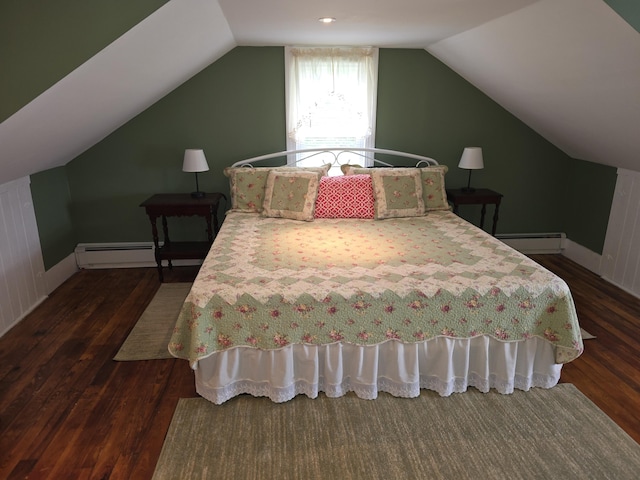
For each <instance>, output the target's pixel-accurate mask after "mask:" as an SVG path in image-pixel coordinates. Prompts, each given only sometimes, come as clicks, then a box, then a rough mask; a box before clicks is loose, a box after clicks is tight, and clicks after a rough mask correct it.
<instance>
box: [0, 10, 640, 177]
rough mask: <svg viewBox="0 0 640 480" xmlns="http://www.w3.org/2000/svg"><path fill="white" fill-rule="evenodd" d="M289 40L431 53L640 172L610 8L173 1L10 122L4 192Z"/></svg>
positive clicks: (630, 89) (619, 22) (638, 109)
mask: <svg viewBox="0 0 640 480" xmlns="http://www.w3.org/2000/svg"><path fill="white" fill-rule="evenodd" d="M322 16H332V17H335V18H336V20H337V21H336V22H335V23H333V24H330V25H323V24H320V23H319V22H318V21H317V19H318V18H319V17H322ZM291 44H298V45H301V44H307V45H328V44H332V45H363V44H366V45H376V46H380V47H394V48H396V47H397V48H400V47H402V48H425V49H426V50H427V51H428V52H430V53H431V54H433V55H434V56H436V57H438V58H439V59H440V60H441V61H443V62H444V63H445V64H447V65H448V66H449V67H451V68H452V69H454V70H455V71H457V72H458V73H459V74H460V75H462V76H463V77H464V78H466V79H467V80H468V81H469V82H471V83H472V84H474V85H475V86H477V87H478V88H479V89H481V90H482V91H484V92H485V93H486V94H487V95H489V96H490V97H492V98H493V99H494V100H495V101H496V102H497V103H499V104H500V105H502V106H503V107H504V108H505V109H507V110H509V111H510V112H512V113H513V114H515V115H516V116H518V117H519V118H520V119H521V120H522V121H524V122H525V123H527V124H528V125H529V126H531V127H532V128H533V129H535V130H537V131H538V132H539V133H540V134H542V135H543V136H545V137H546V138H547V139H549V141H551V142H552V143H554V144H555V145H556V146H557V147H559V148H560V149H562V150H564V151H565V152H566V153H567V154H569V155H571V156H573V157H575V158H580V159H584V160H589V161H593V162H597V163H603V164H606V165H612V166H616V167H624V168H629V169H633V170H640V140H639V139H638V134H637V132H638V127H637V125H640V82H639V81H638V79H639V78H640V76H639V74H640V36H639V34H638V32H637V31H636V30H635V29H634V28H633V27H631V26H630V25H629V24H628V23H626V22H625V21H624V20H623V19H622V18H621V17H620V16H619V15H618V14H616V13H615V12H614V11H613V10H612V9H611V8H610V7H609V6H608V5H607V4H606V3H605V2H603V1H602V0H538V1H535V0H457V1H451V0H394V1H393V2H391V1H383V0H375V1H372V0H348V1H347V0H326V1H323V2H317V1H309V0H219V1H216V0H171V1H169V2H168V3H167V4H165V5H164V6H162V7H161V8H159V9H158V10H156V11H155V12H154V13H153V14H151V15H150V16H149V17H147V18H146V19H145V20H144V21H142V22H140V23H139V24H138V25H137V26H135V27H134V28H133V29H131V30H130V31H129V32H127V33H126V34H124V35H123V36H122V37H120V38H118V39H117V40H116V41H114V42H113V43H112V44H111V45H109V46H108V47H107V48H105V49H104V50H102V51H101V52H100V53H98V54H97V55H95V56H94V57H93V58H91V59H90V60H89V61H87V62H86V63H84V64H83V65H81V66H80V67H79V68H77V69H76V70H74V71H73V72H70V73H69V75H67V76H66V77H65V78H63V79H62V80H61V81H59V82H58V83H56V84H55V85H53V86H52V87H51V88H50V89H48V90H47V91H45V92H44V93H43V94H42V95H40V96H38V97H37V98H35V99H34V100H33V101H31V102H30V103H28V104H27V105H25V106H24V107H23V108H22V109H20V110H19V111H18V112H16V113H15V114H14V115H12V116H11V117H9V118H8V119H7V120H5V121H4V122H2V123H1V124H0V184H2V183H6V182H7V181H10V180H13V179H16V178H20V177H22V176H25V175H29V174H32V173H35V172H38V171H41V170H44V169H48V168H52V167H55V166H60V165H64V164H66V163H67V162H69V161H70V160H72V159H73V158H75V157H76V156H77V155H79V154H80V153H82V152H83V151H84V150H86V149H87V148H89V147H91V146H92V145H93V144H95V143H97V142H98V141H100V140H101V139H103V138H104V137H105V136H107V135H108V134H110V133H111V132H112V131H114V130H115V129H116V128H118V127H119V126H121V125H122V124H124V123H125V122H127V121H128V120H129V119H131V118H133V117H134V116H135V115H137V114H138V113H140V112H141V111H143V110H144V109H146V108H147V107H149V106H150V105H152V104H153V103H154V102H155V101H157V100H158V99H160V98H162V97H163V96H164V95H166V94H167V93H168V92H170V91H171V90H172V89H174V88H176V87H177V86H179V85H180V84H181V83H183V82H184V81H186V80H188V79H189V78H191V77H192V76H193V75H195V74H196V73H198V72H199V71H201V70H202V69H204V68H205V67H206V66H208V65H210V64H211V63H212V62H214V61H216V60H217V59H218V58H220V57H221V56H222V55H224V54H225V53H227V52H228V51H229V50H231V49H232V48H234V47H235V46H237V45H291Z"/></svg>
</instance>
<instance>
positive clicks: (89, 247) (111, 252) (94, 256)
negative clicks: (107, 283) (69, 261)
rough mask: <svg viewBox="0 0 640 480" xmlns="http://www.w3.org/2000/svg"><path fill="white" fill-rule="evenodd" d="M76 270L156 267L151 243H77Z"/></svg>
mask: <svg viewBox="0 0 640 480" xmlns="http://www.w3.org/2000/svg"><path fill="white" fill-rule="evenodd" d="M75 254H76V263H77V264H78V268H85V269H91V268H133V267H154V266H155V265H156V261H155V256H154V246H153V242H127V243H79V244H78V245H77V246H76V249H75Z"/></svg>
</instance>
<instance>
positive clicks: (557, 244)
mask: <svg viewBox="0 0 640 480" xmlns="http://www.w3.org/2000/svg"><path fill="white" fill-rule="evenodd" d="M496 238H497V239H498V240H501V241H503V242H504V243H506V244H507V245H509V246H510V247H512V248H515V249H516V250H518V251H519V252H521V253H530V254H537V253H561V252H562V250H563V249H564V244H565V241H566V238H567V236H566V234H564V233H507V234H500V235H496Z"/></svg>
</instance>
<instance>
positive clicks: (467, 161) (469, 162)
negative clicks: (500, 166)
mask: <svg viewBox="0 0 640 480" xmlns="http://www.w3.org/2000/svg"><path fill="white" fill-rule="evenodd" d="M458 168H464V169H467V170H469V179H468V181H467V186H466V187H464V188H463V189H462V191H463V192H467V193H470V192H475V191H476V189H475V188H471V171H472V170H480V169H482V168H484V163H483V161H482V148H480V147H466V148H465V149H464V151H463V152H462V157H461V158H460V163H458Z"/></svg>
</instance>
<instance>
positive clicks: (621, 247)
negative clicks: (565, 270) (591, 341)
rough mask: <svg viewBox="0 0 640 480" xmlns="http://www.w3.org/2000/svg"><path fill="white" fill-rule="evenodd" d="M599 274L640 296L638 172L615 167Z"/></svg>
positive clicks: (639, 176)
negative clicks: (616, 169) (615, 176)
mask: <svg viewBox="0 0 640 480" xmlns="http://www.w3.org/2000/svg"><path fill="white" fill-rule="evenodd" d="M601 274H602V277H603V278H605V279H606V280H608V281H610V282H611V283H613V284H615V285H617V286H619V287H620V288H622V289H624V290H626V291H628V292H629V293H632V294H633V295H635V296H637V297H640V172H634V171H631V170H625V169H618V179H617V181H616V189H615V193H614V197H613V203H612V205H611V213H610V215H609V225H608V227H607V236H606V237H605V241H604V248H603V252H602V267H601Z"/></svg>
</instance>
